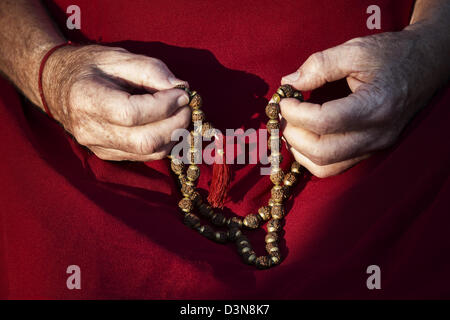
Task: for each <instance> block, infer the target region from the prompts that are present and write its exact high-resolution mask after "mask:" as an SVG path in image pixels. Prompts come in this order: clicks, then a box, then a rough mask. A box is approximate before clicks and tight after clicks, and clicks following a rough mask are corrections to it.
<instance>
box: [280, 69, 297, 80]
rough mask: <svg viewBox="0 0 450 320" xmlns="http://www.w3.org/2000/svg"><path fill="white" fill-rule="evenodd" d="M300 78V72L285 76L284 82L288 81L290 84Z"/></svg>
mask: <svg viewBox="0 0 450 320" xmlns="http://www.w3.org/2000/svg"><path fill="white" fill-rule="evenodd" d="M299 77H300V72H298V71H295V72H294V73H291V74H288V75H287V76H284V77H283V80H285V81H288V82H293V81H296V80H297V79H298V78H299Z"/></svg>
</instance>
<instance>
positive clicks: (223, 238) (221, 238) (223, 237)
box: [214, 231, 228, 243]
mask: <svg viewBox="0 0 450 320" xmlns="http://www.w3.org/2000/svg"><path fill="white" fill-rule="evenodd" d="M227 240H228V234H227V233H226V232H224V231H216V233H215V234H214V241H216V242H218V243H226V242H227Z"/></svg>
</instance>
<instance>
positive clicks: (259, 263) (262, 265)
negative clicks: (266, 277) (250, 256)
mask: <svg viewBox="0 0 450 320" xmlns="http://www.w3.org/2000/svg"><path fill="white" fill-rule="evenodd" d="M255 264H256V267H257V268H258V269H267V268H270V267H271V266H272V260H271V259H270V258H269V257H268V256H261V257H258V258H256V260H255Z"/></svg>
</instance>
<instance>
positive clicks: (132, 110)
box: [73, 78, 189, 127]
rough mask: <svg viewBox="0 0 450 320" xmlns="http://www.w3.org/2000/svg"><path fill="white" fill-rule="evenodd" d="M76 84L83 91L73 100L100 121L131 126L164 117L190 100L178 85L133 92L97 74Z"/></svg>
mask: <svg viewBox="0 0 450 320" xmlns="http://www.w3.org/2000/svg"><path fill="white" fill-rule="evenodd" d="M76 86H78V87H77V89H76V90H78V91H80V92H81V91H82V92H83V95H73V96H74V98H73V99H77V100H76V101H73V103H75V104H76V105H77V106H80V107H81V108H82V110H83V111H84V113H89V114H90V115H91V116H94V117H95V118H96V119H98V121H106V122H109V123H112V124H116V125H120V126H128V127H131V126H138V125H143V124H148V123H150V122H154V121H158V120H163V119H165V118H168V117H169V116H170V115H172V114H173V113H174V112H175V111H176V110H177V109H178V108H180V107H182V106H185V105H187V103H188V102H189V97H188V95H187V93H186V92H185V91H183V90H177V89H169V90H163V91H159V92H156V93H155V94H143V95H130V94H129V93H127V92H125V91H122V90H121V89H120V88H119V87H117V86H115V85H113V84H111V83H109V82H107V81H106V80H104V79H98V78H97V79H86V80H83V81H81V83H77V84H76Z"/></svg>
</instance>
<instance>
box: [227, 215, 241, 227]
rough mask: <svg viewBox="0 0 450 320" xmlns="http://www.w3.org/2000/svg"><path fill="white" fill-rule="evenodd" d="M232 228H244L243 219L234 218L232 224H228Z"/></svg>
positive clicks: (231, 220)
mask: <svg viewBox="0 0 450 320" xmlns="http://www.w3.org/2000/svg"><path fill="white" fill-rule="evenodd" d="M228 225H229V226H230V228H241V227H242V218H239V217H233V218H231V219H230V222H229V223H228Z"/></svg>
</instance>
